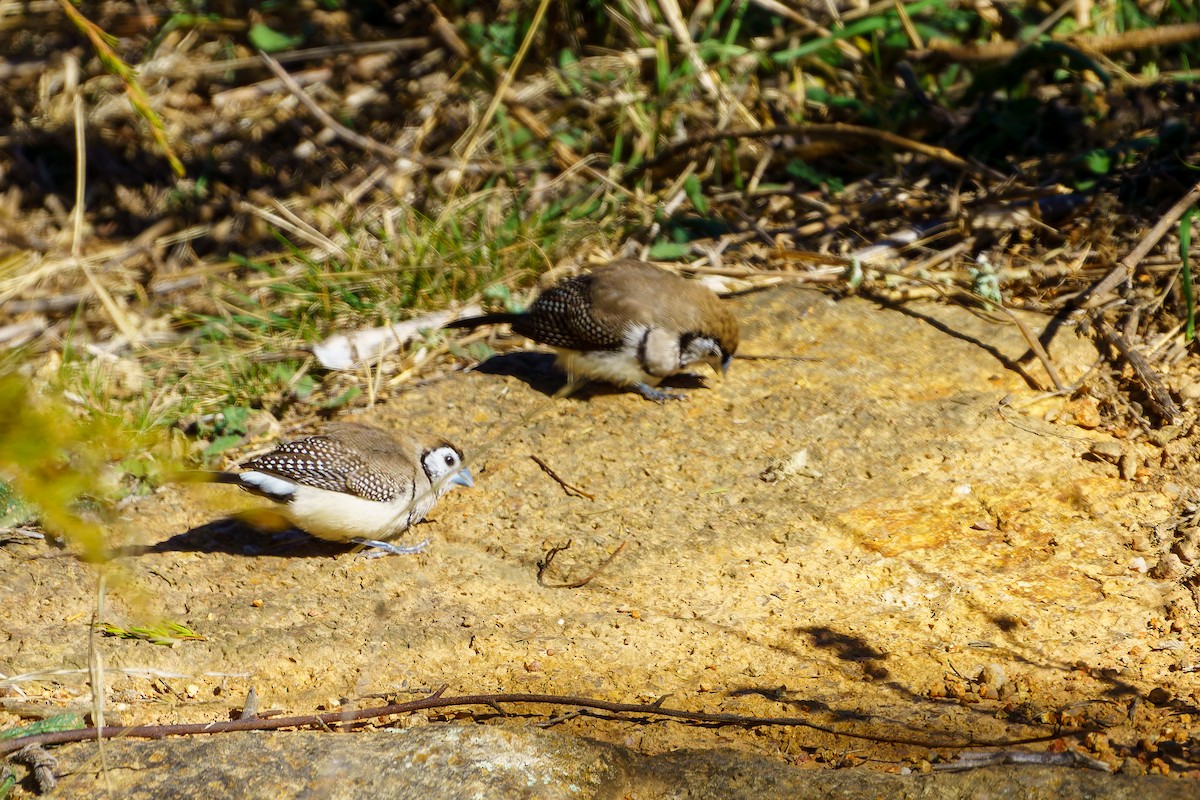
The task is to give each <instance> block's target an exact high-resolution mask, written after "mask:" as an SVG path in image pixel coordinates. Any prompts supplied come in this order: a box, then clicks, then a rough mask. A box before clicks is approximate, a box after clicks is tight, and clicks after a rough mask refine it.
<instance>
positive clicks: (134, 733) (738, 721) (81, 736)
mask: <svg viewBox="0 0 1200 800" xmlns="http://www.w3.org/2000/svg"><path fill="white" fill-rule="evenodd" d="M446 688H447V687H446V686H442V687H441V688H439V689H438V690H437V691H435V692H434V693H433V694H431V695H430V696H429V697H424V698H421V699H420V700H410V701H408V702H407V703H393V704H391V705H386V706H379V707H376V708H363V709H358V710H346V711H335V712H331V713H327V714H308V715H304V716H297V717H279V718H276V719H263V718H261V717H259V718H256V719H239V720H230V721H222V722H197V723H188V724H181V725H136V726H130V727H119V726H109V727H104V728H80V729H78V730H73V731H59V732H56V733H44V734H39V735H37V736H23V737H21V738H18V739H13V740H10V741H7V742H0V755H7V754H9V753H14V752H16V751H17V750H20V749H21V748H23V747H26V746H28V745H32V744H38V745H48V744H64V743H66V742H80V741H89V740H95V739H116V738H135V739H161V738H163V737H166V736H191V735H196V734H213V733H229V732H232V731H266V730H278V729H280V728H309V727H314V726H316V727H319V726H321V725H328V724H329V723H335V724H336V723H346V722H359V721H362V720H367V719H377V718H379V717H390V716H396V715H398V714H411V713H413V712H415V711H423V710H425V709H431V708H452V707H454V706H488V707H489V708H497V707H498V706H499V704H501V703H531V704H537V705H551V706H574V707H577V708H590V709H597V710H600V711H608V712H610V713H613V714H641V715H655V716H661V717H668V718H670V719H677V720H682V721H685V722H693V723H700V724H705V725H736V726H741V727H748V728H757V727H767V726H773V727H793V728H807V729H809V730H814V731H818V732H821V733H827V734H831V735H834V736H844V737H847V738H851V739H860V740H864V741H871V742H888V743H891V744H905V745H912V746H915V747H937V748H969V747H1012V746H1015V745H1023V744H1033V743H1036V742H1046V741H1051V740H1053V739H1057V738H1060V737H1061V736H1063V733H1062V732H1061V731H1055V732H1054V733H1049V734H1044V735H1041V736H1034V737H1028V738H1024V739H1013V740H1008V741H997V740H978V739H970V738H967V739H951V738H949V737H947V738H946V739H944V740H942V739H937V738H920V739H907V738H904V739H898V738H896V737H891V736H884V735H881V734H870V733H855V732H853V731H842V730H838V729H836V728H833V727H830V726H828V725H822V724H820V723H815V722H811V721H809V720H807V719H803V718H801V717H756V716H743V715H741V714H717V713H710V712H706V711H686V710H683V709H675V708H664V707H663V701H664V700H665V699H666V698H660V699H659V700H658V701H657V702H655V703H649V704H647V703H618V702H612V701H607V700H594V699H592V698H590V697H578V696H573V695H559V694H524V693H513V694H475V695H458V696H452V697H446V696H444V693H445V691H446ZM1083 733H1084V731H1080V732H1079V734H1080V735H1082V734H1083Z"/></svg>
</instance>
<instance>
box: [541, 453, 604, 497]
mask: <svg viewBox="0 0 1200 800" xmlns="http://www.w3.org/2000/svg"><path fill="white" fill-rule="evenodd" d="M529 457H530V458H532V459H533V463H535V464H537V465H538V466H539V467H541V468H542V472H544V473H546V474H547V475H549V476H550V477H551V478H554V480H556V481H558V485H559V486H561V487H562V488H563V491H564V492H566V493H567V495H568V496H570V495H576V496H577V497H586V498H587V499H588V500H592V501H595V499H596V495H594V494H592V493H591V492H585V491H584V490H583V489H580V488H579V487H578V486H575V485H574V484H571V483H567V482H566V481H564V480H563V479H562V478H561V477H559V475H558V473H557V472H555V471H554V470H552V469H551V468H550V465H549V464H547V463H546V462H545V461H543V460H542V459H540V458H538V457H537V456H535V455H533V454H532V453H531V454H530V455H529Z"/></svg>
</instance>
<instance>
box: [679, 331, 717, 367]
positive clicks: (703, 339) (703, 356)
mask: <svg viewBox="0 0 1200 800" xmlns="http://www.w3.org/2000/svg"><path fill="white" fill-rule="evenodd" d="M721 361H722V359H721V345H719V344H718V343H717V340H716V339H713V338H712V337H711V336H697V337H695V338H693V339H692V340H691V341H690V342H688V343H687V346H686V347H684V348H683V352H681V353H680V354H679V366H680V368H681V369H683V368H686V367H689V366H691V365H692V364H708V365H709V366H710V367H712V368H713V371H714V372H719V371H721V368H722V363H721Z"/></svg>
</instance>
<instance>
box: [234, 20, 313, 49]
mask: <svg viewBox="0 0 1200 800" xmlns="http://www.w3.org/2000/svg"><path fill="white" fill-rule="evenodd" d="M246 35H247V36H248V37H249V39H250V44H252V45H254V46H255V47H257V48H258V49H259V50H262V51H263V52H264V53H278V52H280V51H281V50H289V49H291V48H293V47H299V46H300V45H301V44H303V43H304V37H303V36H288V35H286V34H283V33H279V32H278V31H276V30H272V29H271V28H269V27H267V26H266V25H264V24H262V23H261V22H256V23H255V24H253V25H251V26H250V30H249V32H248V33H247V34H246Z"/></svg>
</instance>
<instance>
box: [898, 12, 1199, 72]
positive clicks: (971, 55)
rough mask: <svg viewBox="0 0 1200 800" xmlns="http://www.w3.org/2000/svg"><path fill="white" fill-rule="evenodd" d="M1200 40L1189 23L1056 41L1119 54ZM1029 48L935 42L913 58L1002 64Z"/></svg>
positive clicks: (1011, 43) (1020, 44)
mask: <svg viewBox="0 0 1200 800" xmlns="http://www.w3.org/2000/svg"><path fill="white" fill-rule="evenodd" d="M1197 38H1200V23H1195V22H1185V23H1180V24H1177V25H1158V26H1156V27H1153V28H1147V29H1143V30H1136V31H1123V32H1121V33H1116V34H1112V35H1110V36H1070V37H1067V38H1065V39H1056V40H1053V41H1061V42H1062V43H1063V44H1066V45H1070V46H1072V47H1078V48H1080V49H1082V50H1085V51H1087V52H1089V53H1099V54H1101V55H1106V54H1108V53H1119V52H1122V51H1125V50H1142V49H1145V48H1147V47H1169V46H1171V45H1174V44H1182V43H1183V42H1190V41H1192V40H1194V39H1197ZM1025 46H1026V45H1025V44H1024V43H1023V42H1018V41H1002V42H989V43H987V44H983V45H957V44H949V43H948V42H947V40H942V39H934V40H932V41H930V42H929V46H928V49H927V50H923V51H918V52H914V53H912V54H911V55H912V57H913V58H944V59H948V60H951V61H957V62H963V63H978V62H981V61H1000V60H1004V59H1008V58H1011V57H1012V56H1014V55H1016V53H1017V51H1019V50H1020V49H1021V48H1023V47H1025Z"/></svg>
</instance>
